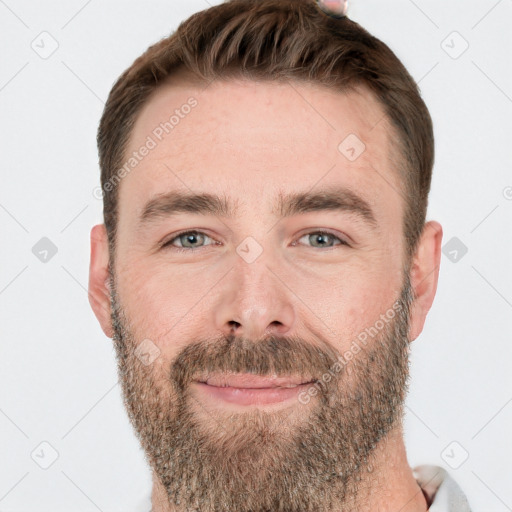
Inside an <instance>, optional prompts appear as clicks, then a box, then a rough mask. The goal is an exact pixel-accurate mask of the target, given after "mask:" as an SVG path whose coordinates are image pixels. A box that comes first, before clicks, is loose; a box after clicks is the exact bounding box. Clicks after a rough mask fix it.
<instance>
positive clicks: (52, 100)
mask: <svg viewBox="0 0 512 512" xmlns="http://www.w3.org/2000/svg"><path fill="white" fill-rule="evenodd" d="M208 3H209V2H207V1H206V0H193V1H192V0H187V1H176V0H167V1H151V2H142V1H139V2H135V1H126V0H123V1H121V0H103V1H101V2H100V1H99V0H89V1H84V0H68V1H64V0H52V1H47V2H30V1H28V0H0V48H2V58H1V66H0V108H1V116H0V123H1V124H0V126H1V128H0V129H1V132H0V135H1V147H2V151H1V163H0V165H1V169H2V178H3V179H2V187H1V189H0V219H1V226H2V238H3V244H2V260H1V265H0V305H1V318H0V324H1V327H0V329H1V335H2V338H1V354H0V364H1V368H2V372H1V375H0V432H1V437H0V447H1V453H0V511H2V512H10V511H12V512H14V511H17V512H19V511H36V510H37V511H40V512H44V511H52V512H56V511H69V510H80V511H82V510H83V511H97V510H101V511H103V512H107V511H123V512H126V511H139V510H140V511H142V510H147V509H146V508H144V507H145V505H143V504H144V503H145V501H144V500H145V499H146V498H147V497H148V495H149V493H150V488H151V481H150V474H149V470H148V468H147V466H146V463H145V461H144V457H143V453H142V451H141V450H140V448H139V445H138V442H137V440H136V438H135V436H134V434H133V432H132V430H131V426H130V424H129V422H128V419H127V416H126V414H125V411H124V408H123V405H122V399H121V395H120V388H119V385H118V384H117V374H116V363H115V354H114V351H113V347H112V344H111V342H110V340H109V339H108V338H106V337H105V336H104V334H103V333H102V331H101V330H100V328H99V325H98V323H97V321H96V318H95V317H94V315H93V313H92V311H91V310H90V307H89V304H88V300H87V291H86V287H87V280H88V259H89V232H90V228H91V227H92V226H93V225H94V224H96V223H99V222H101V220H102V217H101V207H102V205H101V201H100V200H98V199H96V198H95V197H94V195H93V190H94V189H95V187H97V186H98V185H99V168H98V165H97V153H96V145H95V136H96V130H97V125H98V121H99V118H100V116H101V113H102V109H103V106H104V101H105V99H106V98H107V95H108V92H109V90H110V88H111V86H112V85H113V82H114V81H115V79H116V78H117V77H118V76H119V74H120V73H121V72H122V71H123V70H124V69H125V68H126V67H127V66H129V65H130V64H131V63H132V61H133V60H134V59H135V58H136V57H137V56H138V55H139V54H140V53H141V52H143V51H144V50H145V49H146V48H147V46H148V45H149V44H152V43H154V42H156V41H157V40H159V39H160V38H162V37H164V36H166V35H168V34H169V33H170V32H171V31H172V30H174V29H175V28H176V27H177V25H178V24H179V22H180V21H182V20H183V19H185V18H186V17H188V16H189V15H190V14H192V13H193V12H196V11H198V10H201V9H203V8H206V7H207V6H208ZM211 3H212V4H213V3H219V2H211ZM349 14H350V16H351V17H352V18H353V19H354V20H356V21H358V22H360V23H361V24H362V25H363V26H364V27H365V28H367V29H368V30H370V32H372V33H373V34H375V35H376V36H377V37H380V38H381V39H382V40H384V41H385V42H386V43H387V44H388V45H389V46H390V47H391V48H392V49H393V50H394V51H395V52H396V53H397V55H398V56H399V57H400V58H401V59H402V60H403V62H404V64H405V65H406V67H407V68H408V69H409V70H410V72H411V74H412V75H413V76H414V77H415V78H416V80H418V81H419V83H420V88H421V90H422V94H423V96H424V98H425V101H426V103H427V105H428V107H429V108H430V111H431V114H432V117H433V120H434V127H435V134H436V163H435V168H434V178H433V185H432V192H431V196H430V207H429V218H430V219H436V220H438V221H440V222H441V223H442V225H443V227H444V233H445V235H444V242H443V243H444V244H446V243H448V242H449V241H450V240H451V239H452V238H454V237H456V239H457V240H452V241H451V244H455V245H449V246H448V247H447V248H446V250H445V252H446V255H443V258H442V265H441V272H440V282H439V288H438V293H437V297H436V300H435V302H434V306H433V308H432V310H431V312H430V315H429V317H428V319H427V323H426V326H425V329H424V332H423V334H422V335H421V336H420V338H419V339H418V340H417V341H415V342H414V344H413V355H412V383H411V392H410V394H409V397H408V400H407V408H406V411H407V416H406V421H405V431H406V442H407V448H408V453H409V460H410V464H411V465H412V466H414V465H417V464H425V463H429V464H436V465H440V466H443V467H445V468H446V469H448V470H449V471H450V473H451V474H452V475H453V476H454V478H455V479H456V480H457V481H458V482H459V484H460V485H461V486H462V488H463V489H464V491H465V492H466V494H467V495H468V498H469V501H470V503H471V504H472V506H473V509H474V510H475V511H478V510H482V511H484V510H485V511H486V512H490V511H495V512H504V511H507V510H512V486H511V485H510V484H511V483H512V463H511V460H512V443H511V440H510V432H512V376H511V373H512V372H511V369H510V366H511V362H512V340H511V330H512V329H511V318H512V316H511V314H512V272H511V270H510V265H511V262H512V243H511V235H512V172H511V162H512V159H511V156H512V149H511V146H512V144H511V142H512V139H511V135H512V130H511V125H512V122H511V118H512V72H511V60H510V59H511V57H510V56H511V55H512V36H511V32H510V30H509V28H510V24H511V21H512V0H499V1H497V0H481V1H475V0H472V1H468V0H457V1H451V2H446V1H442V0H437V1H426V0H415V1H414V2H413V1H412V0H400V1H399V0H395V1H389V2H384V1H383V0H366V1H363V0H352V2H350V7H349ZM42 32H47V34H42V35H41V33H42ZM454 32H456V33H454ZM56 44H58V48H57V49H56V51H55V52H54V53H53V54H51V55H47V54H48V53H49V52H50V51H51V50H52V45H56ZM466 44H467V45H469V46H468V48H467V49H466V50H465V51H464V52H463V53H461V52H462V51H463V50H464V49H465V46H466ZM45 52H46V53H45ZM43 57H46V58H43ZM43 237H47V238H48V239H49V240H51V242H52V243H53V244H54V245H55V247H56V248H57V253H56V254H55V255H53V256H52V253H51V251H50V252H48V253H44V250H45V248H46V250H47V246H46V245H45V244H48V241H43V242H39V241H40V239H41V238H43ZM38 242H39V243H40V244H43V245H41V246H39V245H36V244H37V243H38ZM461 244H464V246H465V247H467V253H466V254H464V255H462V251H461V247H462V246H461ZM34 246H36V249H34V252H35V253H36V254H34V252H33V247H34ZM41 247H42V248H41ZM454 250H455V251H457V252H455V253H454V252H453V251H454ZM45 257H46V259H47V261H46V262H45V261H41V260H40V258H43V259H44V258H45ZM455 257H456V261H452V260H453V259H454V258H455ZM42 442H46V443H49V444H43V445H41V443H42ZM454 442H455V444H452V443H454ZM53 450H55V451H56V452H58V458H56V460H55V461H53V459H54V458H55V457H56V455H55V454H54V452H53ZM466 452H467V454H468V458H467V460H464V458H465V457H466ZM52 462H53V463H52ZM50 463H52V464H51V465H50V466H49V467H48V469H42V468H41V467H40V466H41V465H43V466H44V465H49V464H50ZM459 464H460V467H458V468H457V469H455V466H457V465H459Z"/></svg>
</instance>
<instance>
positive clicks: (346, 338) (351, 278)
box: [294, 264, 402, 349]
mask: <svg viewBox="0 0 512 512" xmlns="http://www.w3.org/2000/svg"><path fill="white" fill-rule="evenodd" d="M388 268H389V266H388ZM296 283H297V286H300V284H302V285H303V286H302V287H301V288H298V289H296V288H294V291H296V293H297V295H298V296H300V297H301V299H302V300H303V302H304V303H305V304H307V305H308V306H309V308H310V309H308V310H304V312H303V313H304V314H305V315H306V317H307V318H310V319H311V322H312V323H315V324H319V325H320V329H322V330H323V331H324V332H325V336H326V338H328V339H330V340H331V342H332V344H333V345H335V346H336V347H337V348H339V349H345V348H347V347H348V345H350V343H351V341H352V340H354V339H355V338H357V336H358V335H359V334H360V333H361V332H363V331H364V330H365V329H367V328H369V327H371V326H373V325H374V324H375V322H376V321H377V320H378V319H379V318H380V316H381V315H382V314H386V312H387V311H388V310H389V309H390V308H391V307H392V305H393V303H394V302H395V301H396V299H397V298H398V297H399V296H400V291H401V286H402V275H401V272H400V271H399V265H396V270H395V271H391V270H387V269H386V266H381V265H375V264H374V265H369V266H367V267H362V266H361V267H359V266H358V265H354V266H350V267H346V268H340V269H339V271H337V272H335V273H332V274H331V275H330V276H329V277H328V278H325V279H322V278H320V277H319V276H318V275H317V276H315V277H314V278H313V277H312V276H305V277H303V278H302V280H301V281H296ZM314 317H316V319H315V318H314ZM319 321H320V323H319Z"/></svg>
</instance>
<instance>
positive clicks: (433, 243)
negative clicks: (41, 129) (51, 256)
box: [89, 0, 469, 512]
mask: <svg viewBox="0 0 512 512" xmlns="http://www.w3.org/2000/svg"><path fill="white" fill-rule="evenodd" d="M331 3H332V2H331ZM98 146H99V155H100V166H101V180H102V190H103V193H104V217H105V224H104V225H103V224H102V225H98V226H95V227H94V228H93V230H92V233H91V244H92V247H91V268H90V283H89V286H90V300H91V305H92V308H93V310H94V312H95V314H96V316H97V317H98V320H99V321H100V323H101V326H102V328H103V330H104V332H105V334H106V335H107V336H108V337H112V338H113V340H114V343H115V347H116V353H117V359H118V365H119V375H120V380H121V383H122V388H123V395H124V400H125V405H126V408H127V411H128V414H129V417H130V420H131V422H132V424H133V426H134V429H135V432H136V434H137V436H138V438H139V440H140V442H141V444H142V447H143V448H144V450H145V453H146V456H147V460H148V463H149V464H150V466H151V468H152V471H153V484H154V485H153V492H152V507H153V511H154V512H170V511H172V512H182V511H190V510H194V511H201V512H210V511H211V512H213V511H239V512H249V511H251V512H263V511H283V512H284V511H286V512H299V511H300V512H305V511H315V512H333V511H372V512H374V511H401V512H419V511H425V510H427V509H428V508H429V507H430V508H431V510H443V511H444V510H452V511H467V510H469V507H468V505H467V502H466V500H465V498H464V496H463V494H462V493H461V492H460V489H459V488H458V487H457V485H456V484H455V483H454V482H453V480H452V479H451V478H450V477H449V476H448V475H446V473H445V472H444V471H443V470H442V469H441V468H437V467H432V466H422V467H419V468H416V469H415V470H414V471H413V469H411V468H410V467H409V465H408V463H407V458H406V453H405V447H404V441H403V432H402V415H403V403H404V398H405V394H406V391H407V382H408V376H409V375H408V351H409V344H410V342H411V341H413V340H414V339H416V338H417V337H418V336H419V334H420V333H421V331H422V328H423V324H424V321H425V317H426V315H427V312H428V310H429V308H430V306H431V304H432V301H433V299H434V295H435V291H436V287H437V279H438V271H439V262H440V248H441V239H442V228H441V226H440V224H439V223H437V222H435V221H429V222H425V215H426V208H427V199H428V192H429V189H430V180H431V171H432V165H433V158H434V143H433V133H432V122H431V119H430V116H429V113H428V110H427V108H426V106H425V104H424V102H423V101H422V99H421V97H420V95H419V92H418V88H417V86H416V84H415V82H414V81H413V79H412V78H411V77H410V75H409V74H408V73H407V71H406V70H405V68H404V67H403V65H402V64H401V63H400V61H399V60H398V59H397V57H396V56H395V55H394V54H393V53H392V52H391V50H390V49H389V48H388V47H387V46H386V45H385V44H383V43H382V42H381V41H379V40H377V39H376V38H374V37H373V36H371V35H370V34H369V33H368V32H366V31H365V30H364V29H363V28H361V27H360V26H359V25H357V24H356V23H354V22H352V21H351V20H349V19H348V18H347V17H346V16H343V15H337V16H334V15H333V16H330V15H328V14H326V13H325V12H323V11H322V10H321V9H319V6H318V5H317V4H316V3H315V2H314V1H312V0H300V1H299V0H293V1H292V0H258V1H254V0H234V1H231V2H228V3H225V4H222V5H219V6H215V7H212V8H210V9H207V10H205V11H202V12H200V13H197V14H195V15H194V16H192V17H191V18H189V19H188V20H187V21H185V22H184V23H182V24H181V25H180V27H179V28H178V30H177V31H176V32H175V33H174V34H173V35H171V36H170V37H169V38H166V39H163V40H161V41H160V42H159V43H157V44H155V45H154V46H152V47H150V48H149V49H148V50H147V51H146V52H145V53H144V55H142V56H141V57H139V58H138V59H137V60H136V61H135V62H134V63H133V65H132V66H131V67H130V68H129V69H128V70H127V71H125V73H123V75H122V76H121V77H120V78H119V80H118V81H117V83H116V84H115V85H114V87H113V89H112V91H111V93H110V96H109V99H108V102H107V104H106V107H105V111H104V113H103V116H102V119H101V123H100V127H99V132H98ZM441 500H442V501H441Z"/></svg>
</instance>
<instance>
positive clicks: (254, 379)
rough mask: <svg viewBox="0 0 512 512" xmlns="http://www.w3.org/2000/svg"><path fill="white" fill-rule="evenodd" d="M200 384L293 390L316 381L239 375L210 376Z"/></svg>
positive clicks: (299, 377) (289, 377) (219, 374)
mask: <svg viewBox="0 0 512 512" xmlns="http://www.w3.org/2000/svg"><path fill="white" fill-rule="evenodd" d="M197 380H198V382H202V383H204V384H208V385H209V386H216V387H231V388H240V389H244V388H247V389H249V388H250V389H267V388H293V387H296V386H299V385H300V384H309V383H310V382H313V380H314V379H312V378H309V377H301V376H298V375H295V376H285V377H277V376H275V377H274V376H262V375H254V374H249V373H238V374H225V373H218V374H210V375H207V376H204V377H203V378H200V379H197Z"/></svg>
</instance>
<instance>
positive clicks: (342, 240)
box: [160, 228, 351, 252]
mask: <svg viewBox="0 0 512 512" xmlns="http://www.w3.org/2000/svg"><path fill="white" fill-rule="evenodd" d="M188 233H195V234H200V235H205V236H207V237H208V238H210V239H211V240H213V242H214V243H211V244H208V245H206V246H202V247H179V246H174V245H172V242H174V241H175V240H176V239H177V238H179V237H180V236H182V235H186V234H188ZM311 234H320V235H330V236H332V237H334V238H336V239H337V240H339V242H340V243H339V244H335V245H333V246H332V247H325V248H323V249H321V250H322V251H327V250H329V249H334V247H337V246H340V245H341V246H346V247H350V246H351V244H350V243H349V241H347V240H346V238H348V237H343V236H340V235H339V234H337V233H335V232H333V231H331V230H329V229H323V228H316V229H315V228H312V229H311V228H309V229H308V230H307V231H305V232H303V233H302V234H301V235H299V236H298V237H297V238H296V241H294V242H292V244H291V245H292V246H294V247H295V246H296V245H297V242H298V241H299V240H300V239H301V238H304V237H305V236H307V235H311ZM218 243H219V242H218V241H217V240H215V239H214V238H213V237H212V236H210V235H208V233H206V232H205V231H204V230H201V229H185V230H183V231H180V232H178V233H175V234H173V235H172V237H171V238H169V239H168V240H167V241H164V242H162V243H161V244H160V247H161V248H162V249H163V248H166V247H172V248H173V250H177V251H178V252H192V251H196V250H199V249H204V248H205V247H208V246H210V245H217V244H218ZM301 245H303V244H301ZM306 247H307V246H306ZM312 249H318V248H317V247H312Z"/></svg>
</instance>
